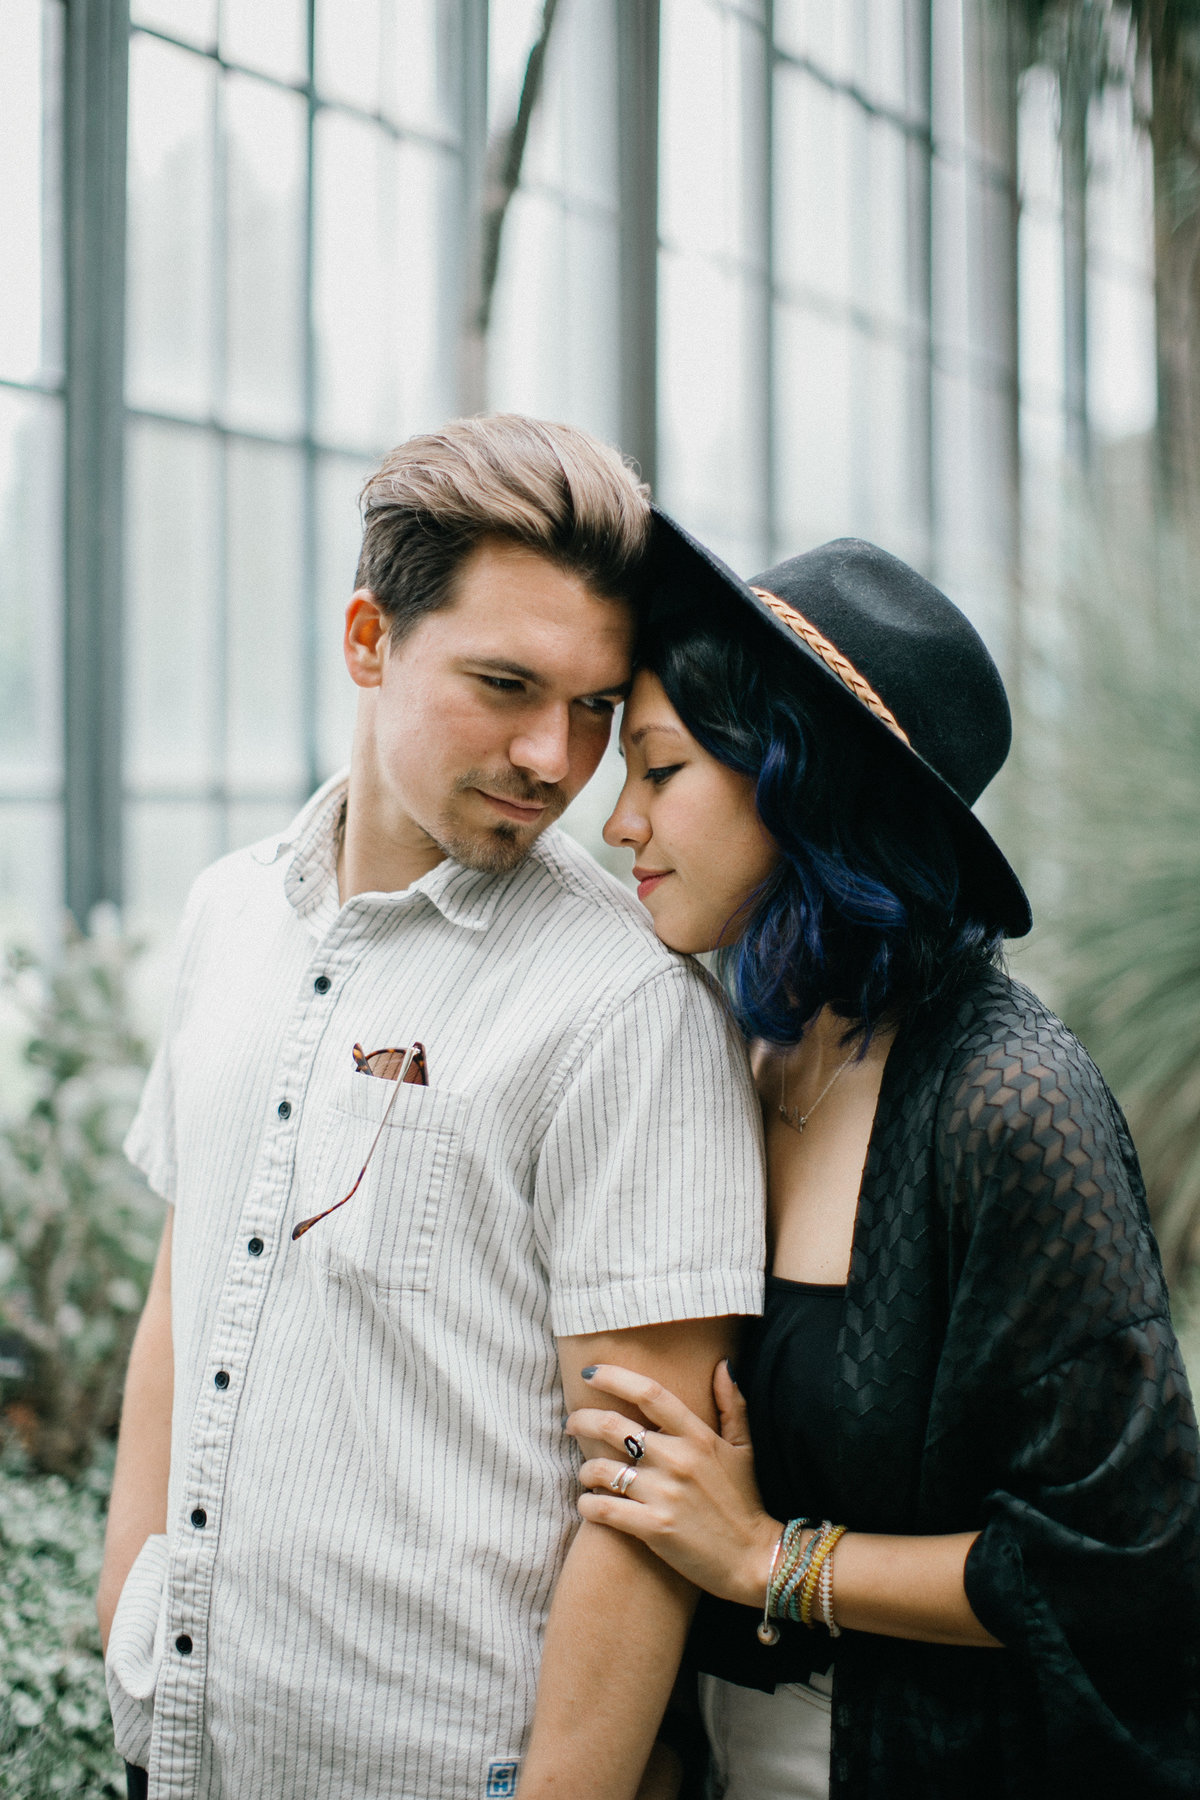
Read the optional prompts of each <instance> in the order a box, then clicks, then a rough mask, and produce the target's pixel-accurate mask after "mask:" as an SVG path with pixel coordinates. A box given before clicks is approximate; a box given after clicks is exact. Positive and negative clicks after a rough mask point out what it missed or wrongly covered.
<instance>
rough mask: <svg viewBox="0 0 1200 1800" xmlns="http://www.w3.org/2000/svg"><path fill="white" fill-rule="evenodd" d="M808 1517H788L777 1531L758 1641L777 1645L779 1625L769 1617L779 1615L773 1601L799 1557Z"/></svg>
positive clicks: (790, 1575)
mask: <svg viewBox="0 0 1200 1800" xmlns="http://www.w3.org/2000/svg"><path fill="white" fill-rule="evenodd" d="M809 1522H810V1521H809V1520H808V1519H789V1520H788V1522H787V1524H786V1525H785V1526H784V1528H783V1530H782V1532H781V1533H780V1537H779V1542H778V1543H777V1544H776V1546H775V1554H774V1556H773V1557H772V1558H771V1568H770V1572H769V1574H768V1575H767V1591H766V1594H765V1596H764V1598H763V1616H762V1621H761V1623H760V1624H759V1627H758V1641H759V1643H760V1644H768V1645H769V1644H777V1643H778V1642H779V1627H778V1625H776V1624H775V1623H774V1622H773V1621H772V1618H771V1614H772V1612H774V1613H775V1614H776V1616H779V1608H778V1606H777V1605H775V1604H774V1602H775V1601H776V1598H777V1596H778V1593H779V1590H780V1589H781V1588H782V1587H783V1586H784V1584H785V1583H786V1582H788V1581H790V1579H791V1577H792V1574H793V1573H794V1571H795V1568H796V1564H797V1561H798V1559H799V1558H800V1557H801V1556H802V1554H803V1537H804V1530H805V1527H806V1526H807V1525H808V1524H809Z"/></svg>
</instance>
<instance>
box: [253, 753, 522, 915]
mask: <svg viewBox="0 0 1200 1800" xmlns="http://www.w3.org/2000/svg"><path fill="white" fill-rule="evenodd" d="M348 786H349V772H348V771H347V770H345V769H343V770H341V771H340V772H339V773H338V774H337V775H334V776H332V777H331V778H330V780H329V781H327V782H326V783H325V784H324V786H323V787H320V788H318V789H317V791H316V793H315V794H314V795H313V796H312V799H311V800H309V801H308V803H307V804H306V805H305V806H304V807H302V808H301V810H300V812H298V813H297V815H296V817H295V818H294V819H293V820H292V822H291V824H290V825H289V826H288V828H287V830H286V831H285V832H283V833H282V834H281V835H280V836H279V837H277V838H265V839H264V840H263V842H262V843H260V844H256V845H255V846H254V849H253V851H252V852H251V854H252V855H253V856H254V858H255V860H256V861H257V862H260V863H262V864H263V865H264V866H269V865H270V864H271V863H274V862H277V861H278V860H279V858H280V857H281V856H282V855H283V854H284V852H285V851H288V850H290V851H291V853H292V854H291V858H290V861H289V863H288V868H287V873H286V874H285V876H284V892H285V894H286V895H287V899H288V901H289V903H290V905H291V906H292V907H293V908H294V909H295V911H296V914H297V916H298V917H300V918H303V919H306V920H308V919H313V917H314V915H316V914H324V913H325V912H329V913H330V914H331V916H332V915H333V914H336V912H337V910H338V897H337V841H338V830H339V827H340V824H341V819H342V811H343V808H344V807H345V804H346V793H347V789H348ZM509 879H510V876H509V875H489V874H486V873H484V872H482V871H481V870H478V869H467V868H464V867H463V865H462V864H461V863H459V862H455V860H454V858H453V857H451V856H447V857H443V859H442V861H441V862H440V863H438V864H437V865H436V866H435V867H434V868H432V869H430V870H429V872H428V873H427V874H425V875H422V876H421V877H420V879H419V880H418V881H414V882H413V883H412V884H411V886H409V887H407V888H402V889H400V890H398V891H397V892H396V893H394V894H383V895H376V896H374V898H375V899H377V900H380V901H382V902H384V903H385V904H392V905H396V906H401V905H408V904H411V903H412V902H413V901H414V899H415V898H416V897H417V896H418V895H423V896H424V898H425V899H426V900H428V901H429V902H430V903H431V904H432V905H433V906H436V907H437V909H438V911H439V912H440V913H441V915H442V917H443V918H444V919H446V920H447V921H448V922H449V923H450V924H451V925H461V926H462V927H463V929H464V930H466V931H486V929H487V927H488V926H489V925H490V923H491V920H492V915H493V913H494V912H495V910H496V906H497V903H498V902H499V899H500V896H501V894H502V893H503V891H504V888H505V886H506V885H507V883H508V881H509Z"/></svg>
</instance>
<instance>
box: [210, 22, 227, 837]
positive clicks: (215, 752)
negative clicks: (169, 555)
mask: <svg viewBox="0 0 1200 1800" xmlns="http://www.w3.org/2000/svg"><path fill="white" fill-rule="evenodd" d="M218 25H219V21H218ZM212 60H213V61H214V62H216V63H217V65H218V69H217V79H216V81H215V83H214V84H213V117H212V132H213V220H212V319H213V335H212V383H213V385H212V397H213V411H214V413H215V414H217V415H220V414H221V413H222V412H223V410H224V407H225V404H226V400H227V391H226V390H227V379H228V364H229V355H228V351H229V231H228V225H229V207H228V154H227V147H226V133H225V82H224V74H225V71H224V69H223V67H222V66H221V63H220V58H219V57H214V58H213V59H212ZM213 436H214V437H215V440H216V446H217V449H216V455H217V481H216V495H215V498H216V506H217V517H216V520H215V522H214V523H215V526H216V539H217V556H216V558H215V564H214V566H215V570H216V584H217V589H216V593H215V594H214V595H213V602H214V618H215V621H216V631H215V637H216V642H215V645H214V656H215V661H216V667H215V670H214V673H215V676H216V684H215V685H216V706H215V708H214V712H213V718H212V720H211V726H210V735H209V756H210V757H211V759H212V765H211V766H212V769H213V773H214V779H213V781H212V782H211V783H210V784H209V785H210V789H211V790H212V792H213V798H214V800H215V802H216V804H217V806H218V808H219V816H220V821H221V827H220V849H221V851H222V852H224V851H225V850H227V849H228V848H229V835H230V834H229V780H228V774H229V762H228V758H229V635H230V634H229V433H228V432H227V431H224V430H217V431H215V432H214V433H213Z"/></svg>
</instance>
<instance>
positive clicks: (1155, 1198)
mask: <svg viewBox="0 0 1200 1800" xmlns="http://www.w3.org/2000/svg"><path fill="white" fill-rule="evenodd" d="M1139 552H1140V554H1139ZM1084 566H1085V567H1086V569H1087V571H1088V573H1087V574H1086V575H1085V576H1080V577H1079V578H1077V580H1076V582H1075V583H1074V584H1073V588H1074V591H1073V593H1071V594H1069V596H1068V600H1067V608H1066V615H1065V620H1064V623H1065V625H1066V628H1067V642H1069V644H1070V651H1069V653H1068V654H1063V652H1064V651H1065V650H1066V643H1065V642H1060V644H1059V655H1058V658H1057V678H1058V683H1059V687H1058V694H1057V700H1056V701H1054V702H1052V704H1051V707H1050V711H1051V713H1052V715H1054V716H1052V717H1051V719H1050V720H1049V722H1048V724H1047V721H1046V720H1043V721H1042V730H1043V732H1044V734H1045V747H1044V754H1043V758H1042V759H1041V761H1042V778H1041V782H1040V784H1039V785H1040V786H1041V789H1042V791H1043V793H1044V794H1045V795H1046V808H1047V810H1046V812H1045V813H1044V815H1043V818H1042V821H1041V836H1042V839H1043V844H1044V846H1045V849H1046V852H1047V856H1048V860H1050V861H1051V862H1052V864H1053V865H1054V866H1055V867H1056V870H1057V878H1056V879H1057V886H1058V888H1059V892H1058V894H1057V897H1055V898H1052V899H1051V902H1050V905H1049V906H1048V907H1047V908H1046V909H1045V910H1046V911H1048V912H1050V913H1051V915H1052V916H1053V924H1052V929H1051V933H1050V939H1051V945H1052V948H1053V951H1054V956H1055V965H1056V966H1055V978H1056V982H1057V985H1058V993H1059V998H1060V1002H1061V1005H1062V1010H1063V1012H1064V1015H1065V1016H1066V1018H1067V1021H1068V1023H1069V1024H1070V1025H1071V1026H1072V1028H1073V1029H1074V1030H1075V1031H1077V1032H1078V1034H1079V1036H1080V1037H1081V1038H1082V1039H1083V1041H1084V1043H1085V1044H1087V1046H1088V1048H1089V1050H1090V1051H1091V1052H1092V1054H1093V1056H1094V1057H1095V1058H1096V1061H1097V1062H1098V1063H1099V1064H1100V1067H1101V1068H1102V1069H1103V1071H1104V1073H1105V1075H1106V1076H1107V1078H1108V1079H1109V1081H1110V1082H1111V1083H1112V1086H1113V1088H1114V1090H1115V1091H1116V1093H1117V1095H1118V1098H1119V1099H1120V1100H1121V1103H1122V1105H1123V1107H1124V1108H1125V1111H1126V1113H1127V1115H1128V1118H1129V1123H1130V1127H1131V1129H1132V1131H1133V1135H1134V1139H1135V1141H1136V1143H1137V1146H1138V1151H1139V1153H1140V1155H1141V1158H1142V1165H1143V1168H1144V1170H1145V1174H1146V1180H1147V1186H1148V1189H1149V1193H1150V1201H1151V1207H1152V1210H1153V1212H1154V1215H1155V1224H1156V1229H1157V1232H1158V1236H1159V1241H1160V1243H1161V1246H1162V1250H1163V1256H1164V1261H1165V1263H1166V1265H1167V1270H1168V1274H1170V1275H1173V1276H1175V1277H1179V1276H1180V1275H1182V1273H1183V1272H1184V1270H1185V1269H1186V1268H1187V1267H1188V1266H1189V1264H1191V1263H1193V1262H1195V1261H1196V1260H1197V1259H1200V688H1198V687H1197V685H1196V680H1195V670H1196V654H1195V645H1196V603H1195V599H1194V593H1195V589H1196V571H1197V569H1198V568H1200V547H1198V546H1196V545H1194V544H1188V543H1186V542H1184V543H1181V542H1171V541H1170V540H1169V539H1168V538H1167V537H1166V535H1165V534H1164V533H1163V531H1162V529H1161V528H1160V531H1159V533H1158V535H1157V539H1156V542H1155V543H1154V544H1153V545H1151V546H1149V547H1147V546H1146V545H1144V544H1143V545H1140V546H1137V545H1134V546H1127V547H1126V549H1125V552H1124V554H1123V556H1120V557H1119V556H1118V555H1117V554H1116V553H1115V552H1114V551H1112V550H1109V551H1107V552H1106V551H1105V548H1104V545H1103V538H1102V535H1101V534H1098V533H1097V534H1096V535H1095V537H1094V539H1093V550H1092V553H1091V555H1090V556H1089V557H1088V558H1087V561H1086V563H1085V564H1084ZM1056 765H1057V766H1056Z"/></svg>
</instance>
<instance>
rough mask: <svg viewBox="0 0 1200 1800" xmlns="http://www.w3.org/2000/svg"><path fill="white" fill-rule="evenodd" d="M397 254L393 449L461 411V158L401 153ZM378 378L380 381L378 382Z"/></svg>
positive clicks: (417, 150)
mask: <svg viewBox="0 0 1200 1800" xmlns="http://www.w3.org/2000/svg"><path fill="white" fill-rule="evenodd" d="M398 166H399V176H398V182H397V188H396V201H397V224H396V246H397V250H398V253H399V268H398V271H397V274H396V287H395V290H394V294H393V298H392V304H391V305H390V307H389V308H388V314H387V331H386V334H385V337H384V340H383V344H384V352H385V354H384V358H383V360H384V361H385V362H390V363H394V365H395V366H396V368H397V369H398V371H399V378H400V399H399V407H398V410H397V412H396V414H395V415H393V416H392V417H389V418H387V419H385V420H384V422H383V425H384V428H383V432H382V435H381V437H379V438H377V439H376V440H375V441H376V442H377V443H381V444H384V445H390V444H391V443H393V442H394V441H395V440H396V439H398V438H401V437H407V436H408V435H409V434H410V433H411V432H414V431H424V430H426V429H428V428H429V427H431V426H434V425H438V424H440V423H441V421H442V420H443V419H445V418H446V417H447V416H448V415H449V414H451V413H452V412H453V411H454V357H455V353H456V350H457V339H456V326H457V315H456V313H455V310H454V298H455V290H454V287H453V282H452V278H453V267H452V253H453V248H454V246H453V244H452V232H453V228H454V219H455V216H456V214H455V199H456V195H457V191H458V169H457V164H456V162H455V159H454V157H453V156H452V155H451V154H449V153H447V152H446V151H442V150H432V149H426V148H425V147H424V145H421V144H411V143H410V144H401V145H400V146H399V147H398ZM377 378H378V377H376V379H377Z"/></svg>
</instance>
